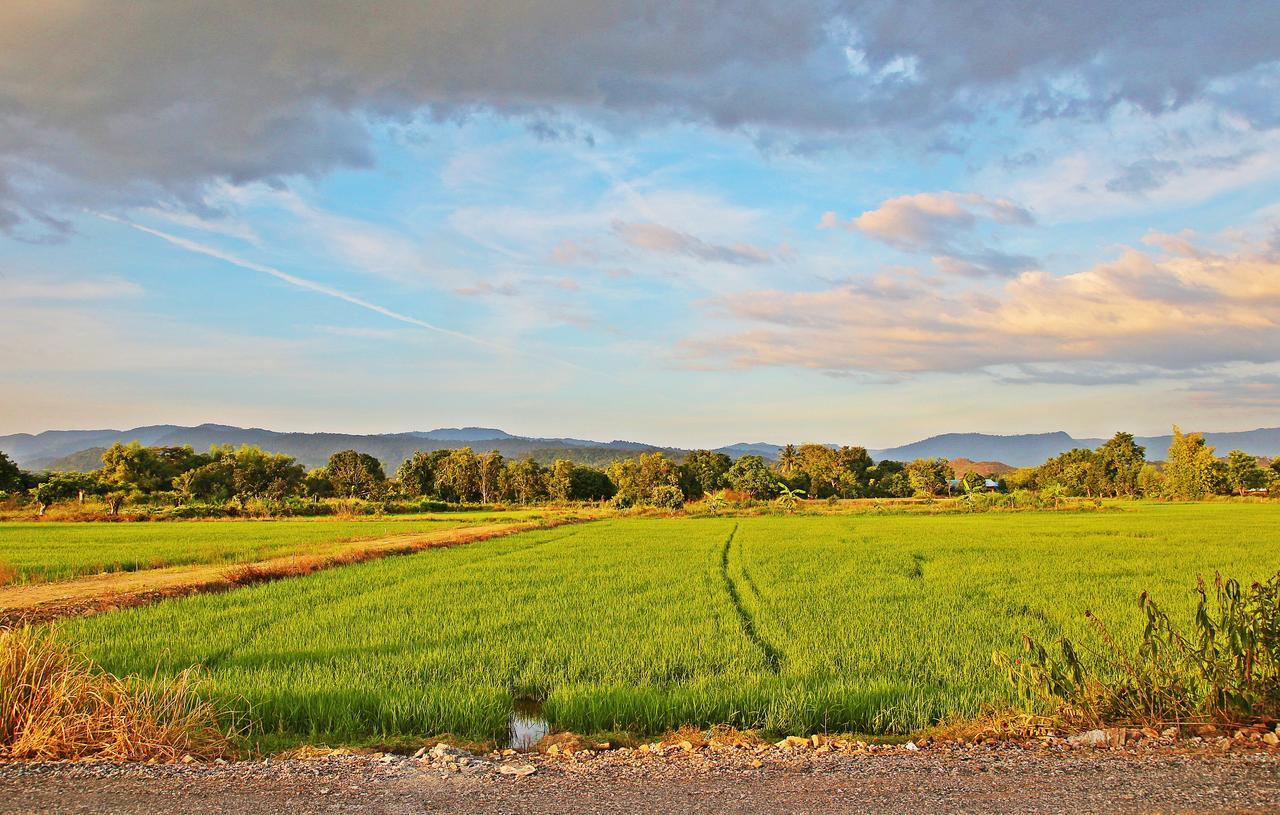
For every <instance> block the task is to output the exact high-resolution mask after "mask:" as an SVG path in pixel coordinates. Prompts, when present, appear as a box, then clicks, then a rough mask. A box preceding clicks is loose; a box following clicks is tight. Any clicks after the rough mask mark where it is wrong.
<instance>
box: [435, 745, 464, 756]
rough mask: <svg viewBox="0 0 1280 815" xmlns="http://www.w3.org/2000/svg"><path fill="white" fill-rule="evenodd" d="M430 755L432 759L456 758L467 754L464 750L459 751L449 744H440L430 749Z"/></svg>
mask: <svg viewBox="0 0 1280 815" xmlns="http://www.w3.org/2000/svg"><path fill="white" fill-rule="evenodd" d="M430 755H431V757H432V758H457V757H458V756H465V755H468V753H467V751H466V750H461V749H459V748H457V747H454V746H453V745H451V744H445V743H444V742H440V743H439V744H437V745H436V746H435V747H432V748H431V753H430Z"/></svg>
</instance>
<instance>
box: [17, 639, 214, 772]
mask: <svg viewBox="0 0 1280 815" xmlns="http://www.w3.org/2000/svg"><path fill="white" fill-rule="evenodd" d="M197 679H198V675H197V674H196V672H195V671H194V670H187V671H184V672H182V673H180V674H178V675H177V676H176V677H173V678H171V679H165V680H163V681H161V680H158V679H152V680H151V681H142V680H136V679H133V680H125V679H118V678H116V677H114V676H112V675H111V674H108V673H104V672H102V671H99V670H98V669H97V668H96V667H95V666H94V665H93V664H92V663H91V662H90V661H89V660H88V659H86V658H85V657H83V656H81V655H79V654H76V653H74V652H73V651H71V650H70V649H68V648H67V647H66V646H65V645H63V644H62V643H60V642H58V640H57V639H56V638H55V636H54V635H53V633H52V632H49V631H43V632H42V631H37V630H35V629H31V628H23V629H16V630H13V631H0V758H16V759H35V760H57V759H85V758H95V759H106V760H111V761H140V760H151V759H155V760H159V761H174V760H177V759H180V758H183V757H185V756H192V757H194V758H206V759H208V758H218V757H223V756H228V755H231V754H232V753H233V750H232V736H233V735H234V733H229V732H227V731H225V730H224V729H223V728H222V727H221V726H220V724H219V722H220V720H221V719H223V718H225V716H224V715H223V714H224V712H223V711H220V710H219V709H218V708H217V707H215V706H214V705H212V704H211V703H209V702H207V701H205V700H203V699H201V698H200V696H199V695H198V694H197V693H196V690H195V683H196V680H197Z"/></svg>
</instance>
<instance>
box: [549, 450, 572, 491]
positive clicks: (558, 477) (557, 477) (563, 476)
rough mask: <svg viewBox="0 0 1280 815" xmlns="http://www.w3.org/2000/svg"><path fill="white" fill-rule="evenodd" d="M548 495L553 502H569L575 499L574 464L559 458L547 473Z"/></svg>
mask: <svg viewBox="0 0 1280 815" xmlns="http://www.w3.org/2000/svg"><path fill="white" fill-rule="evenodd" d="M547 494H548V495H549V496H551V500H553V501H569V500H571V499H572V497H573V462H572V461H570V460H568V459H567V458H558V459H556V460H555V461H553V462H551V468H550V469H549V470H548V471H547Z"/></svg>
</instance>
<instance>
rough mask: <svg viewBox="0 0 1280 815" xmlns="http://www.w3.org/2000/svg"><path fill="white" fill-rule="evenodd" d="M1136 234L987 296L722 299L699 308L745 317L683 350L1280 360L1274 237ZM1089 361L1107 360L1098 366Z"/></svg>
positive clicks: (1059, 362)
mask: <svg viewBox="0 0 1280 815" xmlns="http://www.w3.org/2000/svg"><path fill="white" fill-rule="evenodd" d="M1147 242H1148V243H1149V244H1150V245H1151V246H1152V247H1153V249H1144V250H1139V249H1133V248H1131V249H1127V250H1125V251H1124V252H1123V253H1122V254H1121V255H1120V256H1119V257H1118V258H1116V259H1115V260H1112V261H1110V262H1107V263H1103V264H1099V265H1097V266H1094V267H1091V268H1088V269H1085V270H1083V271H1080V272H1076V273H1074V274H1068V275H1063V276H1060V277H1055V276H1053V275H1050V274H1047V273H1045V272H1040V271H1035V272H1026V273H1024V274H1021V275H1019V276H1018V277H1017V278H1015V279H1013V280H1011V281H1009V282H1008V283H1007V284H1005V285H1004V287H1003V288H1002V289H1000V290H999V291H997V292H995V293H993V294H988V293H984V292H979V291H975V290H971V289H967V290H962V291H952V290H949V289H947V288H943V287H939V286H937V285H935V284H933V283H931V282H928V281H926V280H923V279H921V278H920V277H909V276H903V275H883V276H881V277H879V278H875V279H872V280H870V281H863V282H856V283H847V284H843V285H840V286H835V287H831V288H828V289H824V290H820V291H809V292H785V291H754V292H747V293H743V294H740V295H735V296H729V297H723V298H719V299H716V300H714V301H712V302H711V303H709V304H708V305H709V308H710V309H711V310H712V311H713V312H714V313H716V314H718V315H719V316H722V317H727V318H730V319H733V320H735V321H738V322H739V323H740V324H743V325H744V327H743V328H742V329H741V330H739V331H736V332H732V333H727V334H724V335H721V336H713V337H702V338H699V339H695V340H690V341H688V342H686V343H685V346H684V353H685V354H686V355H687V357H688V358H690V359H692V360H693V361H694V362H695V364H701V365H712V366H728V367H757V366H791V367H802V368H810V369H816V370H823V371H829V372H846V373H847V372H866V373H902V372H966V371H975V370H984V369H991V368H993V367H995V366H1014V368H1015V370H1016V371H1017V378H1019V379H1021V380H1022V381H1028V380H1030V379H1041V380H1045V381H1071V380H1072V378H1074V379H1075V380H1076V381H1078V382H1079V381H1081V379H1080V378H1081V377H1084V378H1085V379H1091V378H1092V379H1095V381H1101V380H1097V377H1098V376H1099V375H1101V376H1103V377H1104V378H1111V379H1113V380H1114V378H1115V376H1116V375H1117V370H1116V366H1120V367H1121V368H1124V369H1125V370H1123V371H1119V374H1118V375H1119V376H1120V379H1128V380H1129V381H1132V380H1133V379H1134V378H1142V377H1143V376H1150V375H1152V373H1153V372H1157V371H1159V372H1164V373H1173V372H1178V371H1183V372H1185V371H1192V370H1197V369H1200V368H1202V367H1203V366H1213V365H1222V364H1225V363H1232V362H1246V363H1271V362H1276V361H1280V249H1278V247H1277V246H1276V245H1275V243H1274V242H1265V241H1263V242H1253V243H1249V244H1246V245H1244V246H1241V247H1238V248H1237V249H1235V250H1234V251H1229V252H1220V251H1215V250H1213V249H1212V248H1210V247H1207V246H1201V245H1197V244H1195V243H1193V242H1192V241H1191V240H1190V238H1189V237H1188V236H1172V235H1152V236H1150V237H1149V239H1148V241H1147ZM1192 338H1194V339H1192ZM1100 364H1105V365H1106V366H1108V370H1107V371H1104V372H1101V374H1099V369H1098V367H1097V366H1098V365H1100ZM1135 366H1136V367H1135ZM1135 371H1136V372H1137V373H1135ZM1003 376H1004V378H1006V379H1008V378H1009V376H1008V374H1007V373H1006V374H1004V375H1003Z"/></svg>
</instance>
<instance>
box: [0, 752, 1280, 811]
mask: <svg viewBox="0 0 1280 815" xmlns="http://www.w3.org/2000/svg"><path fill="white" fill-rule="evenodd" d="M511 762H513V763H512V764H511V765H510V766H511V768H512V769H513V770H514V769H515V768H520V770H521V771H523V772H528V771H529V768H530V767H532V768H533V772H532V774H530V775H527V776H519V775H515V774H510V775H506V774H502V772H501V771H500V770H499V769H498V768H499V767H500V766H501V765H500V764H499V763H486V764H482V765H478V766H467V767H462V768H453V769H444V770H442V769H441V768H440V767H439V766H432V765H429V764H424V763H423V762H420V761H415V760H413V759H409V758H404V757H398V756H386V757H373V756H345V757H331V758H326V759H320V760H309V761H270V762H262V761H256V762H244V763H236V764H229V765H224V766H216V765H173V766H146V765H125V766H111V765H93V764H79V765H76V764H62V765H54V764H45V765H40V764H13V763H10V764H0V813H4V814H5V815H7V813H82V812H111V813H149V814H150V813H184V815H185V814H186V813H190V814H191V815H195V814H196V813H247V814H249V815H265V814H266V813H279V812H288V813H343V812H361V813H457V814H458V815H462V814H463V813H477V814H482V815H501V813H536V814H537V815H547V814H548V813H583V814H584V815H586V813H591V814H592V815H599V814H601V813H633V812H688V813H713V812H714V813H743V814H744V815H745V814H746V813H751V814H752V815H754V814H755V813H760V814H761V815H763V813H770V814H772V813H811V812H850V813H876V814H877V815H895V814H896V813H902V814H903V815H906V813H911V815H917V814H918V813H924V812H927V813H939V812H941V813H976V814H977V815H983V814H984V813H1063V815H1068V814H1069V815H1079V814H1080V813H1095V812H1097V813H1102V812H1105V813H1122V814H1123V813H1164V815H1169V814H1170V813H1245V812H1248V813H1254V812H1272V813H1274V812H1280V755H1277V754H1276V753H1274V752H1271V753H1259V752H1255V753H1234V752H1233V753H1230V754H1225V755H1218V754H1213V753H1198V754H1185V753H1150V754H1136V755H1135V754H1132V753H1125V752H1113V751H1080V752H1071V753H1045V752H1036V751H1031V750H1015V751H996V750H991V751H987V750H966V751H958V752H955V753H946V752H935V751H921V752H920V753H917V754H904V753H893V754H884V755H864V756H844V755H827V756H814V757H811V758H808V759H803V760H795V761H790V762H779V761H769V762H767V763H765V764H764V765H763V766H762V767H759V768H756V767H752V766H751V765H750V764H749V763H746V762H745V761H733V762H729V763H714V762H712V763H708V762H706V761H705V760H698V759H695V758H693V757H690V758H688V759H683V760H682V759H669V760H663V761H658V762H644V763H638V764H634V763H630V762H627V761H616V760H611V759H610V758H609V757H608V756H607V755H604V756H594V757H586V758H584V759H582V760H578V759H576V758H575V759H573V760H570V761H565V760H561V761H558V762H547V761H545V760H542V759H528V758H525V757H515V758H513V759H511Z"/></svg>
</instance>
